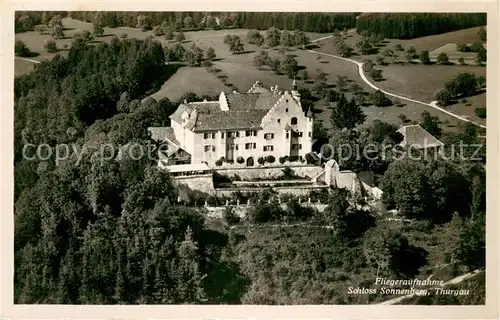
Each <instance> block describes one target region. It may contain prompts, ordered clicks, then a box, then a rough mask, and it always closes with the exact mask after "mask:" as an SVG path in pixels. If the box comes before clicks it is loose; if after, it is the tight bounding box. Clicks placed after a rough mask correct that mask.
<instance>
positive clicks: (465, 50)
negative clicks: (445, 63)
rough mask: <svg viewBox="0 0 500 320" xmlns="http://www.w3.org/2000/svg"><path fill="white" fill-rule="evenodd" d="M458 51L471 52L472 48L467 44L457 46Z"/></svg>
mask: <svg viewBox="0 0 500 320" xmlns="http://www.w3.org/2000/svg"><path fill="white" fill-rule="evenodd" d="M457 51H460V52H471V51H472V50H471V48H470V47H469V46H468V45H467V44H466V43H460V44H457Z"/></svg>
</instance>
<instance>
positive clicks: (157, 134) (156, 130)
mask: <svg viewBox="0 0 500 320" xmlns="http://www.w3.org/2000/svg"><path fill="white" fill-rule="evenodd" d="M148 131H149V132H150V133H151V139H153V140H155V141H165V139H168V140H170V141H172V142H174V143H175V142H176V141H177V140H176V139H175V134H174V129H173V128H171V127H149V128H148Z"/></svg>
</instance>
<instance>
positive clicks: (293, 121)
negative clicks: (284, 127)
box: [290, 117, 297, 125]
mask: <svg viewBox="0 0 500 320" xmlns="http://www.w3.org/2000/svg"><path fill="white" fill-rule="evenodd" d="M290 124H291V125H296V124H297V118H296V117H293V118H292V120H290Z"/></svg>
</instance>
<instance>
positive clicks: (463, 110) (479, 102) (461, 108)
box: [447, 92, 486, 125]
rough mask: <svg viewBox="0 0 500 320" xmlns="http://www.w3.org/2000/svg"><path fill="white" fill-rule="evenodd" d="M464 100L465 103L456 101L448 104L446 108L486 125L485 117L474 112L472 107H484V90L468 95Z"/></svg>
mask: <svg viewBox="0 0 500 320" xmlns="http://www.w3.org/2000/svg"><path fill="white" fill-rule="evenodd" d="M466 100H467V102H465V103H463V102H458V103H456V104H453V105H451V106H448V107H447V109H448V110H450V111H451V112H453V113H456V114H458V115H465V116H467V117H468V118H469V119H470V120H472V121H474V122H477V123H480V124H482V125H486V119H481V118H479V117H477V116H476V114H475V113H474V109H476V108H486V92H482V93H480V94H477V95H475V96H472V97H468V98H467V99H466Z"/></svg>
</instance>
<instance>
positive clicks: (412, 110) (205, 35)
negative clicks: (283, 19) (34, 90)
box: [15, 18, 486, 131]
mask: <svg viewBox="0 0 500 320" xmlns="http://www.w3.org/2000/svg"><path fill="white" fill-rule="evenodd" d="M63 25H64V28H65V29H64V33H65V38H64V39H57V40H55V41H56V43H57V46H58V48H59V49H60V51H59V54H61V55H66V54H67V48H68V47H69V46H70V45H71V41H72V37H73V35H74V34H75V33H77V32H81V31H82V30H84V29H86V30H90V29H91V24H89V23H85V22H81V21H78V20H74V19H69V18H64V19H63ZM476 29H477V28H471V29H466V30H460V31H456V32H450V33H448V34H444V35H438V36H430V37H423V38H418V39H413V40H404V41H403V40H394V41H393V40H390V42H389V44H387V46H391V45H393V42H394V43H396V42H401V43H405V42H412V45H415V46H416V48H417V50H421V49H423V48H426V49H432V48H434V47H439V46H442V45H443V44H444V42H446V41H448V42H449V41H452V40H453V39H463V37H466V38H467V39H463V41H466V40H468V39H469V38H470V39H469V40H470V41H473V38H474V37H477V35H476V33H477V30H476ZM247 32H248V30H246V29H229V30H203V31H192V32H185V33H184V34H185V36H186V40H184V41H183V42H182V45H183V46H184V47H185V48H186V49H188V48H189V47H190V46H192V45H193V44H195V45H196V46H198V47H199V48H201V49H203V50H206V49H208V48H209V47H212V48H214V50H215V53H216V55H217V57H216V59H215V60H214V62H213V68H214V70H216V72H208V70H207V69H205V68H203V67H187V66H186V67H182V68H179V69H178V70H177V72H176V73H175V74H174V75H173V76H172V77H170V78H169V79H168V80H167V81H166V82H165V83H164V84H163V85H162V86H161V88H160V89H159V90H158V91H157V92H155V93H153V94H151V95H150V97H152V98H154V99H156V100H159V99H162V98H168V99H170V100H173V101H176V100H178V99H179V98H180V97H181V96H182V95H183V94H184V93H186V92H193V93H196V94H197V95H200V96H201V95H209V96H216V95H218V94H219V93H220V92H221V91H225V92H231V91H232V90H233V89H238V90H239V91H240V92H245V91H246V90H248V88H250V86H251V85H252V84H253V83H254V82H255V81H257V80H259V81H260V82H261V83H262V84H263V85H264V86H265V87H270V86H273V85H278V86H279V87H280V88H281V89H282V90H289V89H291V82H292V80H291V79H289V78H288V77H287V76H286V75H282V74H276V73H274V72H272V71H271V70H267V69H266V67H264V68H263V69H258V68H257V67H255V66H254V65H253V58H254V56H255V55H256V54H257V53H258V51H259V50H260V49H266V50H268V52H269V55H270V56H271V57H278V56H279V55H280V53H279V52H278V50H277V48H274V49H270V48H266V47H265V46H263V47H260V48H259V47H257V46H256V45H253V44H249V43H248V42H247V41H246V34H247ZM262 33H263V34H264V32H262ZM123 34H126V35H127V36H126V37H127V38H137V39H145V38H147V37H150V36H152V37H153V38H154V39H155V40H158V41H161V42H162V44H163V45H164V46H174V45H175V44H176V43H177V42H176V41H172V40H170V41H169V40H165V39H164V38H163V37H155V36H153V34H152V31H142V30H139V29H134V28H124V27H123V28H104V35H103V36H102V37H99V38H95V39H94V40H93V41H92V42H93V43H99V42H102V41H105V42H109V41H110V40H111V39H112V38H113V37H114V36H119V37H120V36H122V35H123ZM226 34H230V35H237V36H239V37H240V38H241V40H242V42H243V45H244V50H245V51H244V52H243V53H241V54H232V53H231V52H230V51H229V48H228V46H227V45H226V44H224V42H223V41H224V36H225V35H226ZM307 35H308V36H309V38H310V39H311V40H314V39H319V38H322V37H325V36H326V35H325V34H318V33H308V34H307ZM348 37H349V38H348V39H350V40H348V41H354V42H355V41H356V39H357V38H359V35H357V34H356V33H355V32H352V30H351V31H350V32H349V33H348ZM50 39H52V37H51V36H50V35H48V34H43V35H40V34H39V33H37V32H34V31H32V32H26V33H19V34H16V40H22V41H23V42H25V43H26V45H27V46H28V47H29V48H30V50H32V51H34V52H37V53H39V55H38V56H36V57H34V58H32V59H33V60H37V61H43V60H45V59H51V58H52V57H53V56H54V55H55V54H54V53H47V52H45V51H44V48H43V45H44V43H45V42H46V41H47V40H50ZM469 40H468V41H469ZM466 42H467V41H466ZM316 44H319V48H316V49H315V50H317V51H321V52H331V49H332V48H333V45H332V40H331V38H329V39H324V40H320V41H318V42H316V43H315V45H316ZM331 53H334V52H331ZM287 54H290V55H293V56H294V57H295V59H296V60H297V62H298V65H299V68H300V69H301V70H306V71H307V72H308V74H309V78H314V76H315V74H316V71H317V69H321V70H322V71H323V72H325V73H326V74H327V80H328V83H329V84H330V87H332V88H333V87H334V84H335V82H336V80H337V76H346V77H347V78H348V79H349V82H350V84H349V85H352V84H354V83H357V84H358V85H360V86H361V87H362V88H363V89H364V90H365V91H366V92H368V93H372V92H373V89H372V88H371V87H369V86H368V85H366V84H365V83H364V81H362V79H361V78H360V76H359V74H358V69H357V66H356V65H355V64H353V63H351V62H348V61H344V60H341V59H336V58H334V57H328V56H320V57H319V56H318V55H316V54H314V53H311V52H308V51H306V50H299V49H294V48H291V49H289V51H288V52H287ZM360 58H362V57H361V56H358V57H354V59H360ZM15 68H16V75H21V74H25V73H28V72H30V71H31V70H32V68H33V66H32V63H31V62H28V61H26V60H22V59H16V65H15ZM381 68H382V69H383V75H384V78H385V81H382V82H378V83H377V85H378V86H380V87H381V88H382V89H384V90H387V91H389V92H395V93H401V94H402V95H404V96H408V97H411V98H414V99H417V100H421V101H425V102H430V101H432V100H434V96H435V94H436V93H437V92H438V91H439V90H440V89H441V88H442V87H443V84H444V82H445V81H446V80H448V79H449V78H450V77H452V76H454V75H457V74H458V73H460V72H465V71H468V72H469V71H470V70H471V71H470V72H474V73H476V75H484V74H485V72H486V69H485V68H481V67H474V66H458V65H455V66H436V65H431V66H422V65H405V66H400V65H387V66H382V67H381ZM223 77H224V78H226V80H225V81H221V78H223ZM298 84H299V87H305V88H309V89H312V87H313V85H314V83H313V81H312V80H310V81H304V80H301V79H299V80H298ZM347 95H348V96H349V97H350V95H351V94H350V93H347ZM395 100H397V99H395ZM402 103H406V102H405V101H403V102H402ZM478 103H480V102H478ZM453 108H455V109H457V110H458V112H461V113H464V114H467V115H469V114H470V115H471V116H473V114H474V108H472V107H471V108H469V109H470V110H471V112H470V113H469V112H467V111H469V109H467V108H466V106H465V105H464V106H460V105H457V106H453ZM315 109H316V110H317V119H318V120H319V121H322V122H323V124H324V126H325V127H326V128H329V127H330V121H329V117H330V110H329V108H328V106H326V105H325V104H324V102H323V100H318V101H317V102H316V103H315ZM452 110H454V109H452ZM363 111H364V112H365V114H366V115H367V121H366V123H365V125H371V124H372V123H373V120H375V119H379V120H383V121H387V122H390V123H394V124H397V125H400V124H402V120H401V117H402V115H404V117H405V118H406V119H408V120H415V121H416V120H418V119H419V118H420V115H421V114H422V112H424V111H428V112H430V113H431V114H432V115H434V116H438V117H439V118H440V120H441V121H443V122H445V123H449V124H450V125H449V126H447V127H446V128H444V129H445V130H452V131H454V130H455V129H454V128H455V127H456V126H457V120H456V119H455V118H453V117H451V116H448V115H446V114H443V113H442V112H440V111H438V110H435V109H433V108H431V107H427V106H425V105H421V104H416V103H411V102H408V103H406V105H405V106H404V107H401V108H400V107H394V106H391V107H376V106H366V107H363Z"/></svg>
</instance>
